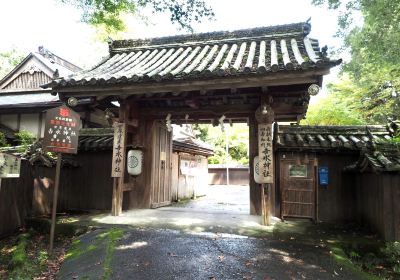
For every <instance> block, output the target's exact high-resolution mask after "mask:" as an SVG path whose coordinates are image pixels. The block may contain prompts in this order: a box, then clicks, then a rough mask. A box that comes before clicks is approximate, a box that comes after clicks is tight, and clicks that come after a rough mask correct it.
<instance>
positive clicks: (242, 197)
mask: <svg viewBox="0 0 400 280" xmlns="http://www.w3.org/2000/svg"><path fill="white" fill-rule="evenodd" d="M173 135H174V136H173V139H174V140H175V141H178V140H179V141H182V140H183V139H184V138H185V137H188V136H190V137H194V139H193V140H192V141H193V142H194V144H196V145H197V146H200V147H204V148H207V149H210V150H212V153H210V154H209V155H207V156H201V155H198V154H196V152H194V153H188V152H185V151H183V152H180V151H176V150H174V152H173V157H172V172H171V177H172V186H171V189H172V200H173V201H175V202H177V203H175V204H173V207H176V206H178V207H181V208H182V210H184V211H188V212H203V213H214V214H216V213H224V214H245V215H248V214H249V213H250V189H249V127H248V125H247V123H243V122H241V123H232V122H230V123H229V122H227V123H224V122H223V120H222V121H221V122H220V123H219V124H218V125H215V124H214V125H211V124H192V125H181V126H177V125H174V126H173ZM183 202H185V203H183Z"/></svg>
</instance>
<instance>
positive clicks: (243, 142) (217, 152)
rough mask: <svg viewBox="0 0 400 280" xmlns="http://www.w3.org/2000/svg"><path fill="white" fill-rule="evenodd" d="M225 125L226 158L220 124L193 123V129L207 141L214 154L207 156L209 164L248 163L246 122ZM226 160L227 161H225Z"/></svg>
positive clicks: (223, 134) (223, 133)
mask: <svg viewBox="0 0 400 280" xmlns="http://www.w3.org/2000/svg"><path fill="white" fill-rule="evenodd" d="M228 126H229V125H228V124H226V125H225V129H227V130H228V142H229V145H228V159H227V156H226V146H225V141H226V139H225V137H226V135H225V132H222V131H221V127H220V126H216V127H213V126H211V125H206V124H202V125H195V126H194V127H193V129H194V131H195V132H197V137H199V138H200V139H201V140H203V141H204V142H207V143H209V144H210V145H211V146H212V147H213V150H214V155H213V156H211V157H209V158H208V163H210V164H225V163H230V164H240V165H247V164H249V157H248V146H249V131H248V127H247V125H246V124H233V126H232V127H230V126H229V127H228ZM227 160H228V162H227Z"/></svg>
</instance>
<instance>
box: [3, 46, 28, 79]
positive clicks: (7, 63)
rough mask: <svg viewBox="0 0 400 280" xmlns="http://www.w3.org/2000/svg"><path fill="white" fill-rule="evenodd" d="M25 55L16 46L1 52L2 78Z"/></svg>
mask: <svg viewBox="0 0 400 280" xmlns="http://www.w3.org/2000/svg"><path fill="white" fill-rule="evenodd" d="M24 57H25V56H24V55H23V54H22V53H21V52H20V51H19V50H17V49H15V48H13V49H11V50H9V51H6V52H0V79H2V78H3V77H4V76H5V75H7V74H8V73H9V72H10V71H11V70H12V69H13V68H14V67H15V66H17V65H18V63H20V62H21V61H22V60H23V59H24Z"/></svg>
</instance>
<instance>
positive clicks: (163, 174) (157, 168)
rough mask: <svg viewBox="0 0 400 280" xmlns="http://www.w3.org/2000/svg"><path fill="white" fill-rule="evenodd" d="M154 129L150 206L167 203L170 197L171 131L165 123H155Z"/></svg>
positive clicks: (159, 205) (169, 202) (170, 200)
mask: <svg viewBox="0 0 400 280" xmlns="http://www.w3.org/2000/svg"><path fill="white" fill-rule="evenodd" d="M154 129H155V131H154V140H153V145H154V146H153V147H154V154H153V172H152V174H153V178H152V181H153V184H152V185H153V188H152V193H151V208H157V207H161V206H165V205H169V204H171V202H172V198H171V154H172V133H171V132H168V131H167V128H166V127H165V124H164V125H163V124H162V123H156V124H155V128H154Z"/></svg>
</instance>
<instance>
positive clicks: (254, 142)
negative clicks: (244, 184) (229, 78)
mask: <svg viewBox="0 0 400 280" xmlns="http://www.w3.org/2000/svg"><path fill="white" fill-rule="evenodd" d="M257 155H258V136H257V123H256V120H255V118H254V117H250V118H249V157H250V164H249V165H250V178H249V185H250V215H261V186H260V184H257V183H256V182H255V181H254V157H256V156H257Z"/></svg>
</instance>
